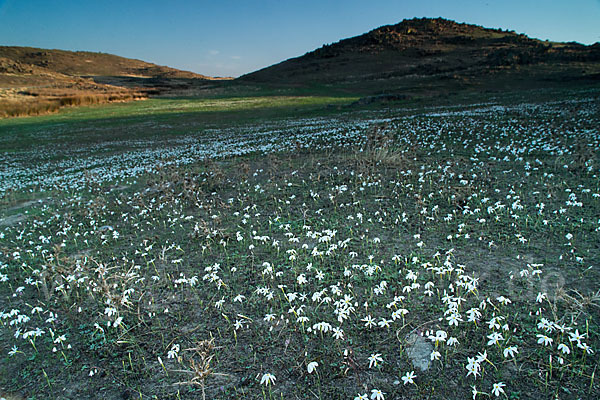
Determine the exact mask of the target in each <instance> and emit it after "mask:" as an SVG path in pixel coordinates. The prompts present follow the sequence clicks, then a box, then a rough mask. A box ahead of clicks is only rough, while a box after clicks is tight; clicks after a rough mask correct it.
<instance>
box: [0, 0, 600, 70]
mask: <svg viewBox="0 0 600 400" xmlns="http://www.w3.org/2000/svg"><path fill="white" fill-rule="evenodd" d="M414 17H419V18H421V17H443V18H447V19H451V20H454V21H457V22H466V23H472V24H476V25H482V26H484V27H487V28H502V29H509V30H514V31H516V32H517V33H524V34H526V35H528V36H530V37H534V38H538V39H542V40H546V39H547V40H551V41H561V42H568V41H576V42H579V43H584V44H592V43H595V42H600V0H495V1H494V0H480V1H479V0H410V1H407V0H339V1H338V0H302V1H295V0H220V1H219V0H212V1H204V0H196V1H192V0H189V1H180V0H120V1H114V0H0V45H6V46H30V47H40V48H50V49H62V50H86V51H95V52H103V53H111V54H116V55H119V56H123V57H128V58H136V59H140V60H144V61H148V62H153V63H156V64H159V65H168V66H170V67H174V68H179V69H183V70H188V71H193V72H197V73H200V74H204V75H209V76H232V77H237V76H240V75H243V74H245V73H249V72H252V71H256V70H258V69H261V68H264V67H267V66H270V65H273V64H276V63H278V62H281V61H283V60H286V59H288V58H291V57H297V56H301V55H303V54H305V53H306V52H309V51H312V50H314V49H316V48H319V47H321V46H322V45H324V44H330V43H334V42H337V41H339V40H341V39H345V38H348V37H352V36H357V35H360V34H363V33H366V32H368V31H370V30H372V29H375V28H378V27H380V26H382V25H388V24H396V23H398V22H400V21H402V20H403V19H407V18H414Z"/></svg>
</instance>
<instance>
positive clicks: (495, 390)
mask: <svg viewBox="0 0 600 400" xmlns="http://www.w3.org/2000/svg"><path fill="white" fill-rule="evenodd" d="M505 386H506V385H505V384H504V383H502V382H498V383H494V385H493V388H492V393H494V395H495V396H496V397H498V396H500V393H504V389H502V388H503V387H505Z"/></svg>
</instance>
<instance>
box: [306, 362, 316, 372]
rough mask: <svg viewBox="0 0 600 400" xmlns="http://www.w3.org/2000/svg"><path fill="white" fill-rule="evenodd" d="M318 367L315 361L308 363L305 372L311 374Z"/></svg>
mask: <svg viewBox="0 0 600 400" xmlns="http://www.w3.org/2000/svg"><path fill="white" fill-rule="evenodd" d="M318 366H319V363H318V362H316V361H312V362H310V363H308V365H307V366H306V370H307V371H308V373H309V374H312V373H313V372H314V371H315V370H316V369H317V367H318Z"/></svg>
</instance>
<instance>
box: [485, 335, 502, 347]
mask: <svg viewBox="0 0 600 400" xmlns="http://www.w3.org/2000/svg"><path fill="white" fill-rule="evenodd" d="M487 338H488V339H490V340H488V342H487V345H488V346H492V345H495V344H498V343H499V342H500V341H501V340H504V337H503V336H502V334H501V333H498V332H494V333H492V334H491V335H488V336H487Z"/></svg>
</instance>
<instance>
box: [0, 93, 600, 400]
mask: <svg viewBox="0 0 600 400" xmlns="http://www.w3.org/2000/svg"><path fill="white" fill-rule="evenodd" d="M542 94H543V95H544V96H546V97H544V96H541V95H540V93H533V94H530V97H525V98H516V99H515V98H509V99H505V101H504V103H503V105H504V107H497V106H498V105H499V104H498V103H499V102H498V100H493V99H486V98H481V97H480V98H479V99H477V101H476V103H477V104H466V105H463V106H456V105H453V106H445V107H441V108H440V107H438V108H429V107H430V104H425V105H419V104H416V103H413V104H412V105H411V107H410V109H400V108H393V107H391V108H389V109H385V110H383V109H375V108H373V107H370V108H368V109H366V110H356V111H355V112H354V111H353V112H350V111H344V112H340V111H338V110H335V109H326V108H324V105H325V104H330V103H329V100H323V99H321V100H319V99H297V98H284V99H255V100H248V102H249V103H248V102H245V100H243V99H240V100H239V101H238V100H237V99H236V100H225V99H219V100H210V101H209V100H206V101H193V100H189V99H186V100H174V99H172V100H159V101H151V102H148V103H146V102H144V103H139V105H138V104H135V105H123V106H124V107H125V108H123V109H121V108H119V107H114V108H110V107H109V108H107V109H106V110H104V111H102V110H101V109H94V108H90V109H87V110H80V111H76V110H73V112H74V113H75V114H72V115H71V116H70V117H69V114H68V113H67V114H63V115H62V116H61V115H55V116H48V117H40V118H39V119H38V118H36V119H31V120H29V122H28V123H24V122H22V121H18V122H16V123H14V124H9V125H10V126H9V125H5V126H4V128H6V130H5V131H4V133H3V134H4V135H13V137H14V138H15V139H14V140H15V142H14V143H15V144H14V145H13V148H15V149H21V150H22V149H28V150H27V151H21V150H19V151H17V152H12V153H10V152H5V153H4V154H3V157H4V158H3V160H4V162H5V163H6V164H5V165H7V167H5V172H3V173H4V175H3V180H4V182H5V184H4V185H5V186H2V190H3V198H4V199H5V200H6V201H5V202H4V204H5V206H3V207H4V208H3V210H2V215H13V214H14V213H16V212H18V213H21V214H23V215H24V216H25V218H24V219H23V220H21V221H20V222H16V223H14V224H11V225H4V226H2V227H0V235H1V237H0V248H1V249H2V251H1V254H0V310H1V311H2V314H0V324H2V326H1V327H0V339H1V340H0V343H2V344H1V345H0V357H2V358H3V362H2V363H0V365H2V366H3V367H2V368H3V369H2V370H1V371H0V372H1V373H0V387H1V388H3V390H6V391H8V392H9V393H12V394H15V395H20V396H23V397H25V398H49V397H64V398H143V399H146V398H148V399H151V398H161V399H162V398H165V399H169V398H171V399H177V398H198V399H203V398H211V399H219V398H222V399H228V398H244V399H272V398H299V399H304V398H322V399H355V398H356V397H358V396H360V395H363V394H367V395H368V396H369V397H370V396H371V395H373V396H375V395H376V394H377V393H378V392H377V391H381V392H383V393H384V395H383V396H384V397H385V398H386V399H390V398H433V399H446V398H457V399H458V398H471V397H472V396H473V390H475V392H476V398H488V397H491V398H496V397H499V398H511V399H533V398H556V397H560V398H597V397H598V396H600V386H599V385H598V382H597V376H596V368H597V367H596V366H597V365H598V355H597V351H598V348H599V345H600V336H599V335H600V325H599V323H598V321H599V319H598V318H599V317H600V315H599V307H600V303H599V301H598V290H599V288H598V278H599V275H598V270H597V268H596V266H597V265H598V262H600V252H599V250H598V247H597V243H598V242H599V241H600V240H599V239H600V238H599V235H600V225H599V221H598V215H599V214H600V186H599V185H598V182H599V180H598V172H599V171H598V161H599V160H598V156H599V146H600V142H599V138H598V132H597V129H596V127H597V126H598V119H599V118H600V115H599V114H598V111H597V108H595V103H594V101H593V98H590V93H587V92H580V93H563V94H562V97H558V96H556V95H553V94H551V93H548V92H545V93H542ZM541 98H542V99H541ZM548 100H552V101H550V102H549V101H548ZM302 101H307V103H300V102H302ZM153 102H154V103H153ZM211 102H212V103H211ZM261 102H263V103H261ZM490 102H491V103H493V104H488V103H490ZM482 103H485V104H482ZM152 104H154V105H155V107H156V108H155V109H153V108H152ZM209 104H216V105H215V106H214V107H216V108H218V110H217V111H201V110H207V109H210V107H211V106H209ZM257 104H264V105H265V106H264V108H252V107H257ZM277 104H280V106H277ZM299 104H301V105H299ZM111 107H112V106H111ZM129 107H132V108H131V109H130V108H129ZM135 107H142V108H140V109H136V108H135ZM278 107H279V108H278ZM297 107H299V108H300V111H297V110H294V108H297ZM142 109H143V110H145V112H142V111H141V110H142ZM186 109H187V110H190V109H192V110H194V111H188V112H184V111H182V110H186ZM111 110H112V111H111ZM116 110H119V111H116ZM128 110H129V111H128ZM153 110H154V111H153ZM159 110H160V111H159ZM244 110H246V111H244ZM573 110H574V111H573ZM77 112H81V114H79V116H78V114H77ZM95 112H98V113H100V112H102V113H105V114H102V115H104V117H101V115H99V114H94V113H95ZM112 112H114V113H116V114H115V117H114V118H108V116H109V115H110V113H112ZM86 113H88V114H87V115H88V117H89V118H87V117H84V115H86ZM218 113H220V115H221V116H224V117H225V118H230V119H229V120H227V121H220V122H218V121H215V120H212V119H211V118H212V117H211V115H214V114H218ZM245 113H246V114H245ZM298 114H301V117H300V116H298ZM92 115H94V117H91V116H92ZM61 118H63V119H61ZM153 118H155V119H153ZM161 118H166V119H165V120H161ZM215 118H216V117H215ZM144 120H146V121H148V120H149V121H151V122H152V124H148V125H143V123H144ZM157 121H163V122H164V121H170V122H171V124H172V125H171V126H169V127H166V126H164V127H162V128H160V129H159V128H156V129H155V128H152V127H151V125H153V124H154V123H156V122H157ZM207 123H211V124H214V125H212V129H206V128H205V129H204V130H202V134H198V133H196V132H195V131H194V130H195V129H199V127H200V126H202V124H207ZM86 125H87V128H88V130H87V131H86V130H84V128H85V127H86ZM190 126H191V127H192V128H190ZM186 127H187V129H188V131H187V132H185V130H186ZM144 129H145V130H146V132H148V135H147V137H146V141H144V142H143V143H139V142H137V139H138V138H139V137H141V136H142V132H143V131H144ZM36 130H37V132H47V134H48V136H47V137H46V138H45V139H44V140H43V141H36V140H34V139H35V138H33V137H32V138H31V139H29V140H30V141H29V142H26V143H19V142H18V140H25V139H24V138H23V136H19V135H22V134H23V133H24V132H30V133H32V132H36ZM173 130H176V131H177V133H174V132H172V131H173ZM130 132H133V133H134V134H133V137H134V139H127V135H128V133H130ZM87 135H92V136H94V138H93V139H92V140H89V139H88V138H87ZM102 135H108V137H109V138H110V140H114V141H115V143H118V144H117V145H114V146H113V147H110V148H108V150H107V148H104V149H99V148H98V147H97V144H98V143H103V142H102V141H101V140H100V138H101V137H102ZM104 137H106V136H104ZM176 137H178V138H180V139H181V141H180V142H175V141H174V138H176ZM165 138H167V139H166V140H165ZM105 140H106V139H105ZM110 140H108V142H110ZM42 143H54V146H52V147H51V148H50V150H44V151H45V152H43V153H42V150H41V147H42V146H43V144H42ZM67 143H68V145H67ZM105 144H106V142H104V144H103V145H105ZM238 150H247V151H241V152H239V151H238ZM39 160H43V161H44V162H45V163H46V164H44V166H43V168H42V167H40V163H39ZM103 160H105V161H106V162H105V163H104V164H102V163H103V162H104V161H103ZM92 161H93V162H92ZM97 164H102V166H101V168H99V169H97V168H96V166H97ZM8 166H10V167H8ZM27 173H30V174H31V175H27ZM44 174H45V175H44ZM33 175H44V176H47V177H48V178H46V179H39V180H35V179H34V178H35V176H33ZM28 182H36V183H35V184H33V183H32V184H31V185H29V184H27V183H28ZM11 187H12V188H13V189H10V188H11ZM31 199H41V200H42V202H41V203H34V204H31V203H27V202H28V201H29V200H31ZM19 207H21V208H19ZM9 209H10V210H9ZM12 321H15V322H14V323H13V322H12ZM415 342H419V343H421V347H422V348H423V349H425V354H421V355H420V356H417V355H415V354H416V350H415V346H416V345H415V344H414V343H415ZM561 344H562V345H564V346H560V345H561ZM415 357H420V359H418V360H414V358H415ZM424 359H425V361H427V362H426V364H428V365H429V368H428V369H427V370H426V371H421V370H420V369H419V368H417V367H416V366H415V364H418V362H419V363H421V364H422V363H423V361H424ZM417 361H418V362H417ZM315 363H316V367H315ZM9 365H10V366H11V368H8V367H7V366H9ZM309 365H311V368H309ZM313 367H314V368H315V369H312V368H313ZM470 369H471V370H473V371H474V372H475V374H473V373H470V374H469V370H470ZM411 373H413V374H414V376H415V377H414V378H411V376H413V375H411ZM74 377H75V378H76V379H75V381H76V382H77V384H73V382H74ZM403 378H404V379H403ZM500 384H502V385H504V386H502V385H500ZM494 385H496V386H494ZM473 387H475V389H473ZM495 387H496V388H499V389H496V391H497V393H498V396H496V395H495V394H494V393H493V391H494V390H495ZM500 389H501V390H502V391H503V392H501V391H500Z"/></svg>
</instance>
